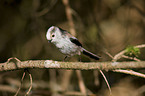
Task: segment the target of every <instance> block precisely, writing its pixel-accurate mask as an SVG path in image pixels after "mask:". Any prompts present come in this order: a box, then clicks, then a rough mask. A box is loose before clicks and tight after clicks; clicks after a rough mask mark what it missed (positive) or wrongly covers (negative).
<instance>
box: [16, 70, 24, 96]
mask: <svg viewBox="0 0 145 96" xmlns="http://www.w3.org/2000/svg"><path fill="white" fill-rule="evenodd" d="M25 74H26V72H25V71H24V73H23V76H22V78H21V84H20V86H19V88H18V90H17V92H16V94H15V95H14V96H17V95H18V93H19V91H20V89H21V87H22V83H23V80H24V77H25Z"/></svg>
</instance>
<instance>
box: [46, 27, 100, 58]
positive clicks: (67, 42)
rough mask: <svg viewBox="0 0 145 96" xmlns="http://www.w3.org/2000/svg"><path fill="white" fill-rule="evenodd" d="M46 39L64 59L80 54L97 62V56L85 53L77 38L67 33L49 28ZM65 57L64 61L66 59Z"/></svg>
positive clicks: (57, 28) (56, 28)
mask: <svg viewBox="0 0 145 96" xmlns="http://www.w3.org/2000/svg"><path fill="white" fill-rule="evenodd" d="M46 38H47V40H48V41H49V42H51V43H53V44H54V45H55V46H56V47H57V48H58V49H59V50H60V51H61V52H62V53H63V54H65V55H66V57H70V56H73V55H81V52H82V53H83V54H85V55H87V56H89V57H91V58H93V59H95V60H99V58H100V57H99V56H97V55H95V54H93V53H91V52H89V51H87V50H86V49H84V48H83V47H82V44H81V43H80V42H79V41H78V39H77V38H75V37H74V36H72V35H71V34H70V33H68V32H67V31H65V30H63V29H61V28H59V27H56V26H51V27H50V28H49V29H48V31H47V34H46ZM66 57H65V58H64V59H66Z"/></svg>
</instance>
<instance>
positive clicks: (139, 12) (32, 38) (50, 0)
mask: <svg viewBox="0 0 145 96" xmlns="http://www.w3.org/2000/svg"><path fill="white" fill-rule="evenodd" d="M69 4H70V7H71V8H72V9H71V11H72V16H73V21H74V24H75V30H76V35H77V36H76V37H77V38H78V39H79V41H80V42H81V43H82V44H83V46H84V48H86V49H87V50H91V52H93V53H95V54H98V55H99V56H101V57H102V60H101V61H109V60H111V58H110V57H109V56H107V55H106V54H105V52H106V51H107V52H109V53H110V54H111V55H113V56H114V55H115V54H117V53H118V52H120V51H121V50H123V49H125V48H126V47H127V46H129V45H132V46H135V45H139V44H143V43H144V42H145V1H144V0H69ZM52 25H55V26H59V27H61V28H62V29H65V30H67V31H69V24H68V20H67V17H66V13H65V6H64V4H63V3H62V1H61V0H0V57H1V59H0V62H6V61H7V59H8V58H10V57H17V58H19V59H20V60H30V59H32V60H46V59H52V60H59V61H62V60H63V58H64V57H65V56H64V55H63V54H61V53H60V52H59V51H58V49H57V48H56V47H55V46H54V45H53V44H50V43H48V41H47V40H46V37H45V35H46V32H47V29H48V28H49V27H50V26H52ZM72 58H73V57H72ZM76 58H77V56H76ZM81 58H82V61H86V62H89V61H94V60H92V59H90V58H88V57H85V56H83V55H82V56H81ZM138 58H139V59H141V60H144V59H145V50H144V49H141V54H140V55H139V57H138ZM123 60H127V59H123ZM70 61H71V60H70ZM72 61H74V60H72ZM30 71H31V72H32V75H33V78H34V79H33V81H34V82H35V81H38V82H39V83H41V81H42V85H43V86H42V87H40V86H38V85H37V84H39V83H36V85H37V86H38V88H37V87H34V89H35V90H36V89H41V90H42V92H41V91H40V90H39V91H40V94H39V95H38V94H37V95H36V96H45V95H44V94H43V95H42V93H45V92H43V91H44V90H46V94H47V95H46V96H49V95H52V93H54V92H53V91H52V90H50V89H51V87H50V86H49V87H44V85H46V84H48V83H50V81H51V78H55V80H60V78H61V80H62V81H63V79H62V78H63V75H61V74H60V73H62V74H63V71H62V70H52V69H51V70H46V69H44V70H38V69H32V70H30ZM60 71H62V72H60ZM137 71H140V72H145V71H144V70H137ZM22 72H23V70H22V71H21V70H20V71H15V72H14V71H12V72H5V73H2V72H1V75H0V76H1V77H4V78H1V79H0V82H1V85H0V86H3V85H8V86H12V88H13V87H14V88H17V86H16V85H15V84H14V83H10V81H9V79H12V78H13V80H16V81H17V82H20V79H21V76H22ZM92 73H94V71H83V77H84V80H85V84H86V85H87V88H88V89H89V90H90V91H91V92H92V93H94V94H95V93H97V94H99V95H97V96H107V95H103V94H105V93H104V91H105V92H106V90H108V89H107V87H106V84H105V82H104V80H103V78H102V77H101V76H100V75H97V76H98V79H99V80H98V82H100V83H99V84H98V85H95V84H94V81H95V79H94V78H95V77H94V75H93V76H91V75H89V77H88V74H92ZM9 74H11V76H10V75H9ZM52 74H54V75H52ZM86 74H87V75H86ZM110 75H111V76H110ZM51 76H52V77H51ZM53 76H54V77H53ZM106 76H107V77H108V80H109V82H110V84H111V87H112V88H114V90H116V93H117V92H120V94H121V93H122V94H123V93H124V94H123V95H122V94H121V95H117V96H135V95H130V94H132V92H133V91H134V90H137V89H138V88H140V87H141V86H143V85H144V83H145V80H144V79H142V78H138V77H134V76H128V75H124V74H118V73H112V72H107V73H106ZM70 78H73V79H72V80H74V81H72V80H71V82H74V83H72V84H71V86H69V89H70V90H78V84H77V83H76V82H78V81H77V77H76V74H75V73H74V72H73V75H71V76H70ZM88 78H89V79H88ZM27 80H28V81H29V77H26V81H27ZM44 81H45V82H44ZM52 81H53V80H52ZM122 81H124V82H122ZM46 82H47V83H46ZM102 82H103V83H102ZM26 83H27V82H26ZM28 83H29V82H28ZM43 83H44V84H43ZM45 83H46V84H45ZM13 84H14V85H13ZM34 84H35V83H34ZM55 85H56V84H55ZM58 85H59V84H57V87H58ZM53 86H54V85H53ZM117 86H121V88H123V89H121V88H120V87H117ZM144 86H145V85H144ZM43 87H44V88H43ZM24 88H26V89H27V88H28V87H24ZM49 88H50V89H49ZM104 88H105V89H104ZM119 88H120V89H119ZM128 88H130V89H128ZM26 89H25V90H26ZM34 89H32V90H33V91H34ZM55 89H57V88H55ZM25 90H24V89H23V90H22V91H24V92H25ZM125 90H126V91H125ZM0 91H1V90H0ZM33 91H32V93H33ZM124 91H125V92H124ZM37 92H38V90H37ZM14 93H15V92H9V91H6V90H5V91H1V93H0V94H1V96H11V95H12V94H14ZM34 93H35V92H34ZM106 94H107V93H106ZM114 94H115V93H114ZM126 94H127V95H126ZM53 95H54V94H53ZM57 95H58V94H57ZM59 95H60V94H59ZM34 96H35V95H34ZM54 96H55V95H54ZM137 96H145V92H144V94H139V95H137Z"/></svg>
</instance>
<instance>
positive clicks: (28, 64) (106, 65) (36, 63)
mask: <svg viewBox="0 0 145 96" xmlns="http://www.w3.org/2000/svg"><path fill="white" fill-rule="evenodd" d="M25 68H56V69H71V70H105V71H108V70H114V69H132V68H145V61H140V62H134V61H131V62H59V61H52V60H28V61H22V62H15V63H14V62H10V61H9V62H5V63H0V71H11V70H19V69H25Z"/></svg>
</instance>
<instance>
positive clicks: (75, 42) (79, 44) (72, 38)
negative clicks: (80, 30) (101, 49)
mask: <svg viewBox="0 0 145 96" xmlns="http://www.w3.org/2000/svg"><path fill="white" fill-rule="evenodd" d="M70 41H71V42H72V43H74V44H76V45H78V46H81V47H82V44H81V43H80V42H79V41H78V39H76V38H75V37H71V38H70Z"/></svg>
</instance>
